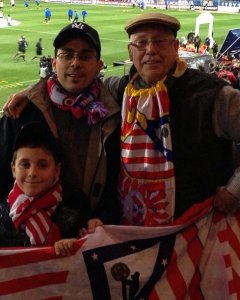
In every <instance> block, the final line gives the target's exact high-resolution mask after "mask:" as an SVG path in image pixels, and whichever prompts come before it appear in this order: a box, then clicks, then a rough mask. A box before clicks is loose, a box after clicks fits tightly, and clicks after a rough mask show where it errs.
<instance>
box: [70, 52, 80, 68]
mask: <svg viewBox="0 0 240 300" xmlns="http://www.w3.org/2000/svg"><path fill="white" fill-rule="evenodd" d="M80 64H81V58H80V57H79V56H78V55H77V54H76V55H74V56H73V58H72V61H71V65H73V66H74V65H80Z"/></svg>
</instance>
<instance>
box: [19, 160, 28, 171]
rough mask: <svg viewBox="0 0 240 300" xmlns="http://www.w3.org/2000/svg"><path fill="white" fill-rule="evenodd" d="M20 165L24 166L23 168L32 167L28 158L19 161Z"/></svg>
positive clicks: (20, 166)
mask: <svg viewBox="0 0 240 300" xmlns="http://www.w3.org/2000/svg"><path fill="white" fill-rule="evenodd" d="M18 166H19V168H22V169H28V168H29V167H30V163H29V162H28V161H26V160H21V161H20V162H19V163H18Z"/></svg>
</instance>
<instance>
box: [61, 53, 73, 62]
mask: <svg viewBox="0 0 240 300" xmlns="http://www.w3.org/2000/svg"><path fill="white" fill-rule="evenodd" d="M63 57H64V59H66V60H72V59H73V57H74V54H73V53H64V54H63Z"/></svg>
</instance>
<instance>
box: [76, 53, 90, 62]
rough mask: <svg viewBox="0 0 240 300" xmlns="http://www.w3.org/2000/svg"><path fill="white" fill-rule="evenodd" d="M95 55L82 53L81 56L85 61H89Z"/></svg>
mask: <svg viewBox="0 0 240 300" xmlns="http://www.w3.org/2000/svg"><path fill="white" fill-rule="evenodd" d="M92 57H93V55H91V54H82V55H81V56H79V58H80V59H81V60H83V61H88V60H90V59H91V58H92Z"/></svg>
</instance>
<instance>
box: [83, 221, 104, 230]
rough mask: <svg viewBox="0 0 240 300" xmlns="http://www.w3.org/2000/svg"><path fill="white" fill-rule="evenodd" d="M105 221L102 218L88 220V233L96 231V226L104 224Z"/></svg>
mask: <svg viewBox="0 0 240 300" xmlns="http://www.w3.org/2000/svg"><path fill="white" fill-rule="evenodd" d="M102 225H103V222H102V221H101V220H100V219H97V218H96V219H90V220H88V222H87V230H88V233H93V232H94V231H95V228H96V227H98V226H102Z"/></svg>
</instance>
